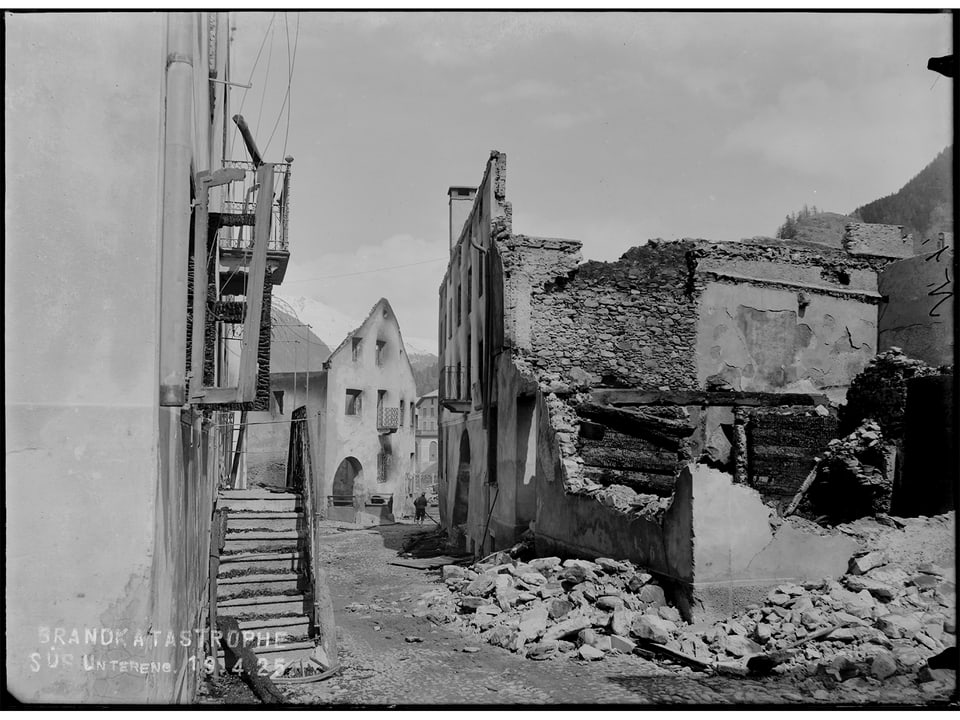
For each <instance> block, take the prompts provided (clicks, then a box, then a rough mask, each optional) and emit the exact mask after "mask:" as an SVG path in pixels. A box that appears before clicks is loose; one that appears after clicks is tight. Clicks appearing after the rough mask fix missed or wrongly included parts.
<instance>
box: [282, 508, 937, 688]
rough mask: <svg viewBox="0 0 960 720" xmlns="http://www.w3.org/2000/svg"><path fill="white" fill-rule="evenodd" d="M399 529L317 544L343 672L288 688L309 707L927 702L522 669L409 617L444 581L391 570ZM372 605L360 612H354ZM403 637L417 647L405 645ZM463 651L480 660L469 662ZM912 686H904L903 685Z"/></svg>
mask: <svg viewBox="0 0 960 720" xmlns="http://www.w3.org/2000/svg"><path fill="white" fill-rule="evenodd" d="M419 531H420V529H419V528H417V527H416V526H414V525H406V524H398V525H390V526H384V527H380V528H372V529H366V530H336V529H333V528H325V529H323V530H322V532H323V533H325V534H324V535H323V536H322V538H321V542H322V544H323V548H324V550H325V552H326V557H325V562H326V568H327V572H328V577H329V581H330V585H331V593H332V596H333V603H334V610H335V613H336V620H337V628H338V636H339V645H340V662H341V665H342V667H343V670H342V672H341V673H340V674H339V675H338V676H336V677H335V678H332V679H331V680H328V681H325V682H320V683H315V684H308V685H299V686H298V685H287V686H284V691H285V692H287V693H288V694H289V696H290V699H291V701H293V702H296V703H304V704H333V705H391V706H405V705H418V704H471V705H480V704H492V705H497V704H502V705H510V704H657V705H671V704H704V705H725V704H726V705H732V704H736V705H743V704H781V705H782V704H800V703H808V704H809V703H816V704H822V705H826V706H830V705H851V704H856V705H870V704H878V703H879V704H885V705H886V704H901V705H903V704H907V705H919V704H924V703H929V702H931V701H933V700H935V698H925V697H924V696H923V695H922V694H921V692H920V690H919V689H918V688H917V687H916V686H913V685H911V684H909V683H908V682H899V683H887V684H886V685H881V684H880V683H879V682H877V681H873V680H868V679H863V678H858V679H856V680H851V681H848V682H846V683H843V684H842V685H839V686H837V687H835V688H833V689H829V690H828V689H827V688H826V687H825V686H824V685H823V684H821V683H820V682H819V681H817V680H813V679H805V680H802V681H798V680H796V679H787V678H780V677H773V678H768V679H763V680H752V679H741V678H730V677H720V676H712V675H707V674H704V673H699V672H693V671H691V670H689V669H687V668H682V667H680V666H677V665H666V664H657V663H654V662H651V661H647V660H644V659H642V658H640V657H637V656H634V655H619V656H617V655H611V656H608V657H607V658H606V659H604V660H603V661H600V662H591V663H588V662H584V661H573V660H569V659H566V658H553V659H548V660H543V661H534V660H529V659H525V658H523V657H520V656H518V655H514V654H513V653H511V652H509V651H507V650H504V649H502V648H498V647H494V646H491V645H488V644H486V643H484V642H483V641H481V640H480V639H479V638H476V637H471V636H469V635H462V634H460V633H459V632H458V631H456V630H455V629H453V628H450V629H447V628H446V627H444V626H439V627H438V626H435V625H433V624H432V623H431V622H430V621H429V620H427V619H426V618H421V617H414V616H413V608H414V605H415V603H416V601H417V599H418V598H419V596H420V595H421V594H422V593H424V592H427V591H429V590H431V589H433V588H435V587H436V586H437V583H438V576H439V572H438V571H424V570H417V569H413V568H406V567H399V566H395V565H388V564H387V563H388V562H389V561H390V560H391V559H394V558H395V557H396V556H397V551H398V549H399V548H400V546H401V545H402V542H403V539H404V538H405V537H406V536H408V535H409V534H411V533H415V532H419ZM352 604H360V605H363V606H365V607H364V608H363V609H360V610H357V611H351V610H347V609H346V608H347V606H350V605H352ZM408 637H418V638H422V642H413V643H411V642H407V641H406V638H408ZM465 648H471V649H474V648H475V649H476V651H471V652H464V649H465ZM904 680H906V679H904Z"/></svg>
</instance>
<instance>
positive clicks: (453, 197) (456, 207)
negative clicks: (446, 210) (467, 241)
mask: <svg viewBox="0 0 960 720" xmlns="http://www.w3.org/2000/svg"><path fill="white" fill-rule="evenodd" d="M447 195H448V196H449V197H450V252H451V253H452V252H453V249H454V248H455V247H456V246H457V241H458V240H459V239H460V231H461V230H463V224H464V223H465V222H466V221H467V218H468V217H470V210H471V209H472V208H473V199H474V198H475V197H476V196H477V189H476V188H473V187H452V188H450V189H449V190H447Z"/></svg>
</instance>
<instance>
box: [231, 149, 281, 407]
mask: <svg viewBox="0 0 960 720" xmlns="http://www.w3.org/2000/svg"><path fill="white" fill-rule="evenodd" d="M257 185H259V187H260V189H259V190H258V191H257V209H256V224H255V225H254V230H253V249H252V258H251V259H250V268H249V270H247V317H246V318H245V320H244V323H243V339H242V340H241V342H240V348H241V350H240V379H239V384H238V390H237V399H238V401H239V402H245V403H246V402H253V401H254V400H256V397H257V353H258V351H259V346H260V342H259V341H260V314H261V310H262V309H263V288H264V280H265V278H266V272H267V244H268V243H269V242H270V221H271V219H272V218H273V164H272V163H266V164H264V165H261V166H260V167H259V168H257Z"/></svg>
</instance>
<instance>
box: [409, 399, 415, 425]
mask: <svg viewBox="0 0 960 720" xmlns="http://www.w3.org/2000/svg"><path fill="white" fill-rule="evenodd" d="M416 415H417V413H416V408H415V407H414V406H413V403H410V427H413V426H414V425H415V424H416V422H417V417H416Z"/></svg>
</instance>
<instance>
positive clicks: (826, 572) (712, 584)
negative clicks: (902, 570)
mask: <svg viewBox="0 0 960 720" xmlns="http://www.w3.org/2000/svg"><path fill="white" fill-rule="evenodd" d="M680 482H681V484H686V483H689V484H690V486H691V487H692V498H691V507H692V527H693V563H692V564H693V569H692V573H693V576H694V578H695V582H694V585H693V590H694V594H695V597H696V603H697V612H698V613H702V614H704V615H707V616H717V615H728V614H730V613H731V612H732V611H734V610H735V609H742V608H743V607H744V606H746V605H748V604H749V603H751V602H756V601H757V600H760V599H762V597H763V596H764V595H765V594H766V593H767V592H768V591H769V589H770V587H772V586H776V585H779V584H781V583H784V582H787V581H791V582H802V581H803V580H805V579H820V578H824V577H838V576H840V575H842V574H843V573H845V572H846V570H847V561H848V560H849V559H850V556H851V555H853V553H854V552H855V551H856V550H857V547H858V546H857V541H856V540H854V539H853V538H849V537H847V536H844V535H842V534H839V533H832V532H827V531H824V530H822V529H821V528H818V527H816V526H813V525H812V523H806V522H805V521H801V520H799V519H795V518H787V519H786V520H785V521H781V520H780V518H779V517H777V516H776V513H775V512H774V511H773V510H772V509H771V508H770V507H768V506H767V505H766V504H764V502H763V499H762V498H761V496H760V493H758V492H757V491H756V490H754V489H753V488H750V487H748V486H746V485H742V484H738V483H734V482H733V478H732V477H731V476H730V475H729V474H727V473H724V472H721V471H720V470H715V469H713V468H708V467H706V466H704V465H691V466H689V467H688V468H685V469H684V471H683V473H681V481H680Z"/></svg>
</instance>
